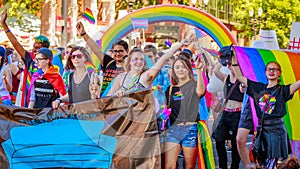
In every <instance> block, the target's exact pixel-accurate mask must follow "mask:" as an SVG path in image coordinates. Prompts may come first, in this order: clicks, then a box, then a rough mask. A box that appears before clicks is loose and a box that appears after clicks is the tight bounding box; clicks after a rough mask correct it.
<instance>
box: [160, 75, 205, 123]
mask: <svg viewBox="0 0 300 169" xmlns="http://www.w3.org/2000/svg"><path fill="white" fill-rule="evenodd" d="M196 87H197V82H196V81H194V80H190V81H189V82H187V83H186V84H184V85H182V86H180V87H175V86H173V87H172V92H171V97H170V108H171V115H170V123H171V125H173V124H179V123H183V122H197V121H199V120H200V118H199V101H200V97H199V96H198V95H197V93H196ZM169 90H170V86H169V87H168V88H167V90H166V92H165V95H166V98H167V104H168V102H169Z"/></svg>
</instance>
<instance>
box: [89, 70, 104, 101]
mask: <svg viewBox="0 0 300 169" xmlns="http://www.w3.org/2000/svg"><path fill="white" fill-rule="evenodd" d="M100 89H101V85H100V83H99V77H98V75H97V73H93V74H92V75H91V79H90V84H89V90H90V93H91V98H92V99H96V98H97V96H99V95H100Z"/></svg>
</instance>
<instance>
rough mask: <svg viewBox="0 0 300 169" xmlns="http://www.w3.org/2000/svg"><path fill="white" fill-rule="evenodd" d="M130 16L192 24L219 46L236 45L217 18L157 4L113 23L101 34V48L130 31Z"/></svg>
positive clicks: (177, 7)
mask: <svg viewBox="0 0 300 169" xmlns="http://www.w3.org/2000/svg"><path fill="white" fill-rule="evenodd" d="M131 18H147V19H148V23H149V24H151V23H157V22H164V21H171V22H172V21H173V22H180V23H185V24H188V25H192V26H194V27H197V28H199V29H201V30H203V31H204V32H205V33H207V34H208V35H209V36H210V37H211V38H212V39H213V40H214V41H215V42H216V43H217V44H218V45H219V47H222V46H227V45H230V44H232V43H233V44H234V45H237V41H236V39H235V37H233V36H232V34H231V32H230V31H229V30H228V28H227V27H226V26H225V25H224V24H223V23H222V22H220V21H219V20H218V19H217V18H215V17H214V16H212V15H211V14H208V13H206V12H204V11H201V10H199V9H197V8H194V7H189V6H184V5H157V6H150V7H147V8H143V9H140V10H137V11H135V12H132V13H130V14H128V15H126V16H125V17H123V18H122V19H120V20H118V21H117V22H116V23H115V24H113V25H112V26H111V27H110V28H109V29H108V30H107V31H106V32H105V33H104V34H103V36H102V50H103V51H107V50H108V49H109V48H111V47H112V44H113V43H114V42H115V41H116V40H117V39H121V38H123V37H125V36H126V35H127V34H129V33H130V32H132V31H133V30H134V29H133V26H132V23H131Z"/></svg>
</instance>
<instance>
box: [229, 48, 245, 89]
mask: <svg viewBox="0 0 300 169" xmlns="http://www.w3.org/2000/svg"><path fill="white" fill-rule="evenodd" d="M231 63H232V64H231V66H232V67H233V69H234V73H235V77H236V78H237V79H238V80H239V81H240V82H241V83H243V85H244V86H245V87H248V85H247V78H245V77H244V76H243V74H242V72H241V69H240V66H239V64H238V62H237V59H236V56H235V53H234V54H233V56H232V61H231Z"/></svg>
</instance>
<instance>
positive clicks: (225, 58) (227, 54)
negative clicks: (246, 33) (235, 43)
mask: <svg viewBox="0 0 300 169" xmlns="http://www.w3.org/2000/svg"><path fill="white" fill-rule="evenodd" d="M232 55H233V50H232V44H231V45H230V46H224V47H222V48H221V49H220V50H219V62H220V63H221V64H222V65H223V66H227V65H228V63H229V64H230V63H231V59H232Z"/></svg>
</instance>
